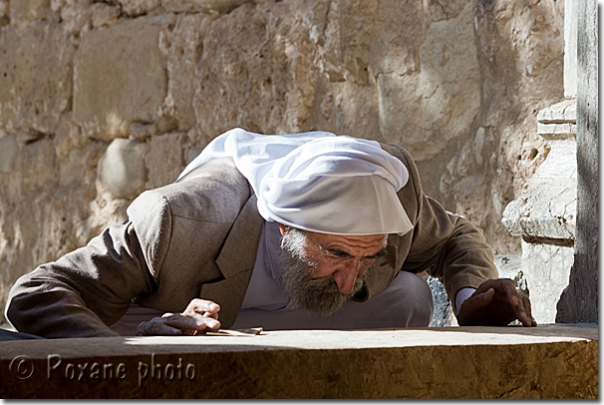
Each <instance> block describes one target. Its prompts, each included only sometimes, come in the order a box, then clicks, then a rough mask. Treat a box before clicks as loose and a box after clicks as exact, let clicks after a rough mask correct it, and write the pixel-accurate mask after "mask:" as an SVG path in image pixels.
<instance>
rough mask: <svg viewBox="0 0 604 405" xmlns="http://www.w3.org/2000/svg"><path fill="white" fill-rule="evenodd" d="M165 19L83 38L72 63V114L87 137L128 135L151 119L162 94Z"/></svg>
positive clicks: (128, 23) (148, 19)
mask: <svg viewBox="0 0 604 405" xmlns="http://www.w3.org/2000/svg"><path fill="white" fill-rule="evenodd" d="M166 19H169V17H166V16H158V17H144V18H138V19H135V20H132V21H126V22H123V23H121V24H118V25H115V26H113V27H111V28H107V29H102V30H93V31H90V32H87V33H86V34H85V35H83V36H82V39H81V42H80V46H79V48H78V51H77V53H76V55H75V62H74V78H75V79H74V93H73V100H74V101H73V117H74V120H75V121H76V122H78V123H79V124H80V125H81V126H82V128H83V130H84V134H85V135H86V136H90V137H93V138H98V139H102V140H106V141H108V140H111V139H114V138H117V137H125V136H127V130H128V127H129V125H130V123H132V122H146V123H149V122H153V121H155V119H156V118H157V117H156V115H157V112H158V109H159V108H160V107H161V103H162V102H163V99H164V97H165V95H166V87H167V83H166V70H165V60H164V57H163V56H162V54H161V52H160V50H159V44H158V42H159V33H160V31H161V29H162V25H163V23H164V22H167V21H166Z"/></svg>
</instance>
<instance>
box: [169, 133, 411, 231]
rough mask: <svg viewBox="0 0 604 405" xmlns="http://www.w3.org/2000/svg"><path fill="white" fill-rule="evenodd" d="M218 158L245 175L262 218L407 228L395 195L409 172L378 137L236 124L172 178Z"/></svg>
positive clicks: (333, 226) (316, 227) (348, 227)
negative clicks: (256, 129)
mask: <svg viewBox="0 0 604 405" xmlns="http://www.w3.org/2000/svg"><path fill="white" fill-rule="evenodd" d="M223 157H230V158H232V159H233V161H234V163H235V166H236V167H237V169H238V170H239V171H240V172H241V174H243V176H245V178H247V180H248V181H249V182H250V184H251V186H252V188H253V190H254V192H255V194H256V196H257V198H258V212H259V213H260V215H261V216H262V217H263V218H264V219H265V220H267V221H277V222H280V223H283V224H285V225H290V226H293V227H296V228H300V229H305V230H308V231H314V232H321V233H329V234H340V235H371V234H387V233H397V234H399V235H403V234H405V233H407V232H409V231H410V230H411V229H412V228H413V225H412V224H411V221H410V220H409V217H408V216H407V213H406V212H405V209H404V208H403V206H402V204H401V202H400V200H399V198H398V196H397V195H396V193H397V191H398V190H400V189H401V188H402V187H403V186H404V185H405V184H406V183H407V180H408V179H409V173H408V171H407V168H406V167H405V165H403V163H402V162H401V161H400V160H399V159H397V158H395V157H394V156H392V155H390V154H389V153H387V152H386V151H384V150H383V149H382V148H381V147H380V144H379V143H378V142H375V141H368V140H365V139H358V138H352V137H349V136H336V135H334V134H332V133H329V132H307V133H301V134H292V135H260V134H254V133H250V132H247V131H244V130H242V129H239V128H237V129H233V130H231V131H228V132H226V133H224V134H222V135H220V136H219V137H217V138H215V139H214V140H213V141H212V142H210V143H209V144H208V146H207V147H206V148H205V149H204V150H203V151H202V152H201V153H200V154H199V155H198V156H197V157H196V158H195V159H194V160H193V161H192V162H191V163H189V165H188V166H187V167H186V168H185V170H184V171H183V172H182V173H181V174H180V175H179V176H178V179H177V180H176V181H179V180H180V179H181V178H183V177H184V176H185V175H186V174H188V173H189V172H191V171H192V170H194V169H195V168H197V167H199V166H201V165H202V164H203V163H205V162H207V161H209V160H212V159H217V158H223Z"/></svg>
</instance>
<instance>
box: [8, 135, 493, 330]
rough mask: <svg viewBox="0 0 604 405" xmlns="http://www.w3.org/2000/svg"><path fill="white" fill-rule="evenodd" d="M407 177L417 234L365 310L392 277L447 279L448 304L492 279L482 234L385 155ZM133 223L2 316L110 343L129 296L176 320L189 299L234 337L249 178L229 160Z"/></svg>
mask: <svg viewBox="0 0 604 405" xmlns="http://www.w3.org/2000/svg"><path fill="white" fill-rule="evenodd" d="M382 147H383V148H384V149H385V150H387V151H388V152H390V153H391V154H392V155H394V156H396V157H398V158H399V159H401V160H402V162H403V163H404V164H405V165H406V166H407V168H408V169H409V181H408V183H407V184H406V185H405V187H403V188H402V189H401V190H400V191H399V193H398V195H399V198H400V199H401V202H402V204H403V206H404V207H405V210H406V211H407V214H408V216H409V219H410V220H411V222H412V223H413V224H414V225H415V227H414V229H413V230H411V231H410V232H409V233H407V234H405V235H403V236H397V235H390V236H389V237H388V247H387V250H388V255H387V256H385V257H383V258H381V259H379V260H378V261H376V262H375V263H374V264H373V265H372V266H371V268H370V269H369V270H368V272H367V275H366V289H364V290H362V291H361V294H358V295H357V296H356V297H355V300H358V301H364V300H367V299H369V298H370V297H372V296H374V295H375V294H377V293H379V292H380V291H382V290H384V289H385V288H386V287H388V285H389V284H390V283H391V281H392V280H393V279H394V277H395V276H396V274H397V273H398V272H399V271H400V270H403V271H410V272H414V273H421V272H423V271H426V272H427V273H428V274H430V275H432V276H433V277H438V278H440V279H442V280H443V282H444V285H445V288H446V290H447V292H448V294H449V297H450V298H451V301H453V305H455V304H454V301H455V300H454V297H455V294H456V292H457V291H458V290H459V289H461V288H463V287H478V285H480V283H482V282H483V281H484V280H486V279H488V278H496V277H497V270H496V268H495V266H494V264H493V253H492V250H491V248H490V247H489V246H488V245H487V244H486V242H485V240H484V237H483V236H482V232H481V231H480V230H478V229H477V228H476V227H474V226H473V225H472V224H470V223H469V222H468V221H467V220H465V219H464V218H462V217H460V216H458V215H454V214H451V213H448V212H447V211H445V210H444V208H443V207H442V206H441V205H440V204H439V203H438V202H436V201H435V200H433V199H431V198H430V197H428V196H426V195H425V194H424V193H423V191H422V187H421V181H420V178H419V173H418V171H417V167H416V166H415V163H414V162H413V160H412V159H411V157H410V156H409V154H408V153H407V152H405V151H404V150H403V149H401V148H400V147H397V146H392V145H382ZM128 216H129V221H128V222H127V223H125V224H122V225H117V226H110V227H108V228H107V229H105V230H104V231H103V232H102V233H101V234H100V235H99V236H97V237H95V238H93V239H92V240H91V241H90V242H89V244H88V245H87V246H85V247H82V248H80V249H77V250H75V251H73V252H71V253H68V254H66V255H65V256H63V257H61V258H60V259H59V260H57V261H56V262H52V263H47V264H43V265H41V266H39V267H38V268H36V269H35V270H34V271H32V272H31V273H29V274H26V275H24V276H22V277H21V278H20V279H19V280H17V282H16V283H15V285H14V286H13V288H12V289H11V291H10V294H9V300H8V303H7V307H6V316H7V318H8V319H9V320H10V322H11V323H12V324H13V325H14V326H15V327H16V328H17V330H19V331H21V332H26V333H32V334H36V335H40V336H46V337H76V336H77V337H82V336H112V335H115V333H114V332H113V331H112V330H110V329H109V328H108V327H107V326H106V325H111V324H113V323H115V322H116V321H117V320H118V319H119V318H121V317H122V316H123V314H124V313H125V312H126V310H127V309H128V306H129V304H130V301H131V300H132V299H133V298H136V299H137V301H139V302H140V303H141V304H143V305H145V306H147V307H151V308H154V309H157V310H160V311H166V312H180V311H182V310H184V308H185V307H186V306H187V304H188V303H189V302H190V301H191V300H192V299H193V298H196V297H201V298H204V299H209V300H212V301H215V302H217V303H218V304H220V306H221V310H220V313H219V319H220V321H221V324H222V327H224V328H228V327H230V326H231V325H232V324H233V322H234V321H235V318H236V317H237V313H238V311H239V309H240V307H241V303H242V302H243V297H244V295H245V292H246V288H247V285H248V282H249V280H250V277H251V274H252V269H253V267H254V262H255V258H256V250H257V247H258V242H259V239H260V233H261V231H262V225H263V223H264V220H263V219H262V217H260V215H259V214H258V211H257V208H256V197H255V195H254V193H253V191H252V189H251V188H250V186H249V184H248V182H247V180H246V179H245V178H244V177H243V176H242V175H241V174H240V173H239V171H238V170H237V169H236V168H235V166H234V164H233V162H232V161H231V160H230V159H218V160H214V161H211V162H208V163H206V164H205V165H203V166H201V167H199V168H198V169H196V170H195V171H193V172H192V173H190V174H189V175H188V176H187V177H186V178H185V179H183V180H182V181H180V182H178V183H174V184H170V185H168V186H165V187H161V188H158V189H154V190H150V191H146V192H144V193H143V194H141V195H140V196H139V197H138V198H137V199H136V200H135V201H134V202H133V203H132V204H131V205H130V207H129V208H128Z"/></svg>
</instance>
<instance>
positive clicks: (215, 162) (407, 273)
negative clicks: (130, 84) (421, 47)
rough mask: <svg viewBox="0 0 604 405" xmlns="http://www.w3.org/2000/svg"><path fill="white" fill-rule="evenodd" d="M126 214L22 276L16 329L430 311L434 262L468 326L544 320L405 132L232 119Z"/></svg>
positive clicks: (176, 325)
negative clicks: (299, 130)
mask: <svg viewBox="0 0 604 405" xmlns="http://www.w3.org/2000/svg"><path fill="white" fill-rule="evenodd" d="M128 216H129V219H128V221H126V223H124V224H122V225H118V226H110V227H108V228H107V229H105V230H104V231H103V233H102V234H101V235H99V236H97V237H96V238H94V239H92V240H91V241H90V243H89V244H88V245H87V246H85V247H83V248H80V249H77V250H76V251H74V252H71V253H69V254H67V255H65V256H63V257H62V258H60V259H59V260H57V261H56V262H52V263H47V264H44V265H41V266H39V267H38V268H37V269H35V270H34V271H32V272H31V273H29V274H26V275H25V276H23V277H21V278H20V279H19V280H18V281H17V283H16V284H15V286H14V287H13V288H12V290H11V292H10V296H9V301H8V304H7V308H6V316H7V318H8V319H9V320H10V322H11V323H12V324H13V325H14V326H15V327H16V329H17V330H19V331H22V332H26V333H31V334H35V335H39V336H44V337H70V336H73V337H76V336H112V335H116V334H118V333H121V334H134V333H136V334H139V335H152V334H161V335H180V334H189V335H192V334H202V333H204V331H207V330H215V329H218V328H219V327H222V328H245V327H253V326H262V327H264V328H265V329H351V328H375V327H407V326H428V324H429V322H430V319H431V316H432V298H431V294H430V290H429V288H428V287H427V284H426V283H425V281H424V280H423V279H422V277H421V276H423V275H425V274H430V275H432V276H434V277H439V278H441V279H442V280H443V282H444V285H445V288H446V290H447V293H448V294H449V297H450V298H451V301H452V303H453V308H454V310H455V313H456V315H457V318H458V321H459V323H460V324H461V325H506V324H508V323H509V322H511V321H513V320H515V319H519V320H520V321H521V322H522V324H523V325H525V326H535V325H536V323H535V320H534V319H533V318H532V316H531V311H530V302H529V300H528V298H527V297H524V296H521V295H519V294H518V293H517V291H516V290H515V288H514V285H513V283H512V281H511V280H509V279H497V270H496V268H495V266H494V264H493V254H492V251H491V249H490V248H489V246H488V245H487V244H486V242H485V240H484V238H483V236H482V233H481V232H480V231H479V230H478V229H477V228H475V227H474V226H473V225H472V224H470V223H469V222H468V221H467V220H465V219H464V218H462V217H460V216H458V215H454V214H451V213H449V212H447V211H445V210H444V209H443V207H442V206H441V205H440V204H439V203H438V202H436V201H435V200H433V199H431V198H430V197H428V196H426V195H425V194H424V193H423V191H422V187H421V182H420V178H419V174H418V172H417V168H416V166H415V164H414V162H413V160H412V159H411V157H410V156H409V155H408V153H407V152H405V151H404V150H403V149H402V148H400V147H397V146H393V145H382V144H379V143H378V142H375V141H368V140H363V139H356V138H351V137H347V136H335V135H334V134H330V133H325V132H310V133H304V134H295V135H285V136H276V135H274V136H265V135H259V134H252V133H249V132H246V131H243V130H241V129H235V130H232V131H229V132H227V133H225V134H223V135H221V136H219V137H218V138H216V139H215V140H213V141H212V142H211V143H210V144H209V145H208V146H207V147H206V148H205V149H204V150H203V151H202V153H201V154H200V155H199V156H198V157H197V158H196V159H195V160H193V161H192V162H191V163H190V164H189V165H188V166H187V168H186V169H185V170H184V171H183V173H182V174H181V175H180V176H179V178H178V180H177V182H176V183H174V184H171V185H168V186H165V187H162V188H159V189H155V190H151V191H147V192H145V193H143V194H141V195H140V196H139V197H138V198H137V199H136V200H135V201H134V202H133V203H132V204H131V206H130V207H129V208H128Z"/></svg>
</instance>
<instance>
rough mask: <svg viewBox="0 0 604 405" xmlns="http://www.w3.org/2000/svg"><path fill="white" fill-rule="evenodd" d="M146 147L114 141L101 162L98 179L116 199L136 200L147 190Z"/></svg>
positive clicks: (135, 143) (133, 142)
mask: <svg viewBox="0 0 604 405" xmlns="http://www.w3.org/2000/svg"><path fill="white" fill-rule="evenodd" d="M144 156H145V145H144V144H142V143H140V142H137V141H133V140H127V139H114V140H113V142H111V144H110V145H109V147H108V148H107V150H106V151H105V154H104V155H103V156H102V157H101V160H100V161H99V172H98V178H99V181H100V182H101V184H102V185H103V186H104V187H105V188H106V189H107V190H109V192H111V194H112V195H113V196H114V198H134V197H136V196H137V195H138V194H140V193H141V192H143V191H144V190H145V181H146V170H145V162H144Z"/></svg>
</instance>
